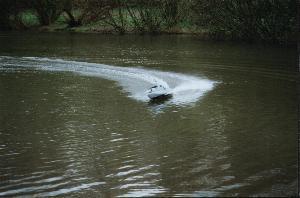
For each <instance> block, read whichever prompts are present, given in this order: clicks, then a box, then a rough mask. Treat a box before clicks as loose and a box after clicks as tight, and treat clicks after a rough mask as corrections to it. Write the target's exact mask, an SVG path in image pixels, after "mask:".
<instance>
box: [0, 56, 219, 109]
mask: <svg viewBox="0 0 300 198" xmlns="http://www.w3.org/2000/svg"><path fill="white" fill-rule="evenodd" d="M26 68H33V69H37V70H45V71H50V72H59V71H61V72H73V73H77V74H79V75H86V76H94V77H101V78H104V79H108V80H113V81H115V82H117V83H118V84H120V85H121V86H122V88H123V89H124V91H125V92H127V93H128V94H129V97H131V98H134V99H136V100H139V101H145V102H146V101H149V98H148V97H147V95H146V94H145V91H146V90H147V89H148V88H149V87H151V86H153V85H157V84H160V85H163V86H165V87H167V88H170V89H171V93H172V94H173V98H172V99H171V100H170V103H173V104H187V105H188V104H191V103H194V102H196V101H197V100H199V98H200V97H201V96H202V95H203V94H204V93H206V92H208V91H210V90H212V89H213V87H214V85H215V83H216V82H215V81H212V80H208V79H204V78H201V77H198V76H192V75H186V74H180V73H175V72H165V71H158V70H150V69H144V68H135V67H119V66H111V65H105V64H99V63H88V62H79V61H68V60H62V59H50V58H40V57H10V56H0V71H16V70H22V69H26Z"/></svg>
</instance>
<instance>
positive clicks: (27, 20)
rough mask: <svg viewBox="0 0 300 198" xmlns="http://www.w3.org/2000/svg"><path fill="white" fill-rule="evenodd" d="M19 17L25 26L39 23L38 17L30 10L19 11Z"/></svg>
mask: <svg viewBox="0 0 300 198" xmlns="http://www.w3.org/2000/svg"><path fill="white" fill-rule="evenodd" d="M19 17H20V19H21V21H22V23H23V24H24V25H25V26H26V27H34V26H38V25H39V24H40V23H39V19H38V17H37V16H36V15H35V14H34V12H32V11H31V10H27V11H25V12H22V13H20V16H19Z"/></svg>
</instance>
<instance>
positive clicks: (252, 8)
mask: <svg viewBox="0 0 300 198" xmlns="http://www.w3.org/2000/svg"><path fill="white" fill-rule="evenodd" d="M297 2H298V1H297V0H151V1H149V0H0V30H8V29H13V30H24V29H39V30H46V31H57V30H70V31H79V32H85V31H87V32H93V31H94V32H102V33H119V34H124V33H151V34H159V33H197V34H199V35H201V36H205V37H209V38H212V39H235V40H236V39H237V40H247V41H253V40H261V41H267V42H288V41H295V40H296V37H297V20H296V18H297ZM298 6H299V5H298Z"/></svg>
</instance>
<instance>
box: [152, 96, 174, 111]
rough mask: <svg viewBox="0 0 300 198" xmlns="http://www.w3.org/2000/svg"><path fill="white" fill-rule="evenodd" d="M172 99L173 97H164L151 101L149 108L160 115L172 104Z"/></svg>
mask: <svg viewBox="0 0 300 198" xmlns="http://www.w3.org/2000/svg"><path fill="white" fill-rule="evenodd" d="M171 98H172V95H171V94H170V95H166V96H163V97H159V98H155V99H151V100H149V102H148V105H149V108H150V110H151V112H152V113H154V114H159V113H162V112H163V109H165V107H166V106H168V104H170V99H171Z"/></svg>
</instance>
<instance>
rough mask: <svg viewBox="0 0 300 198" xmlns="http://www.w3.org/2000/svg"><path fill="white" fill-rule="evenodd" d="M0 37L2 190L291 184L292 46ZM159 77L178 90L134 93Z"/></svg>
mask: <svg viewBox="0 0 300 198" xmlns="http://www.w3.org/2000/svg"><path fill="white" fill-rule="evenodd" d="M0 41H1V44H2V47H1V48H0V55H1V58H0V124H1V125H0V161H1V163H0V178H1V180H0V196H4V197H7V196H26V195H27V196H32V195H34V196H56V195H62V196H72V195H73V196H79V197H80V196H82V197H87V196H105V197H109V196H196V197H199V196H249V195H252V196H276V195H277V196H287V195H295V194H296V190H297V188H296V186H297V182H296V179H297V177H296V173H297V152H296V151H297V144H296V139H297V135H296V132H297V95H296V91H295V90H296V85H297V83H296V78H295V72H294V68H293V66H294V62H293V61H292V60H293V57H294V55H295V54H294V51H293V49H280V48H276V47H263V46H247V45H241V46H238V45H235V44H228V43H227V44H226V43H225V44H224V43H219V44H218V43H209V42H200V41H197V40H196V39H195V38H193V37H180V36H179V37H172V36H170V37H165V36H162V37H134V36H125V37H116V36H108V35H104V36H99V35H93V34H91V35H76V34H71V35H69V34H39V35H34V34H33V35H27V34H14V33H11V34H4V33H2V34H0ZM26 57H27V58H26ZM28 57H45V58H28ZM112 65H119V67H115V66H112ZM154 79H155V80H154ZM157 80H159V81H160V82H162V81H163V82H165V83H167V84H168V85H169V86H170V87H171V88H172V89H174V90H175V91H177V93H181V94H179V95H176V94H174V95H173V97H172V98H170V99H169V100H166V101H161V102H157V103H152V102H149V100H148V99H146V98H143V97H142V96H141V95H142V94H143V93H144V91H145V90H146V89H147V88H148V87H149V86H150V85H151V84H152V83H153V82H155V81H157ZM128 96H129V97H128ZM191 96H194V97H191Z"/></svg>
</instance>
